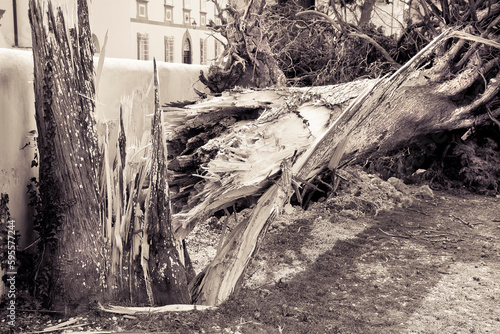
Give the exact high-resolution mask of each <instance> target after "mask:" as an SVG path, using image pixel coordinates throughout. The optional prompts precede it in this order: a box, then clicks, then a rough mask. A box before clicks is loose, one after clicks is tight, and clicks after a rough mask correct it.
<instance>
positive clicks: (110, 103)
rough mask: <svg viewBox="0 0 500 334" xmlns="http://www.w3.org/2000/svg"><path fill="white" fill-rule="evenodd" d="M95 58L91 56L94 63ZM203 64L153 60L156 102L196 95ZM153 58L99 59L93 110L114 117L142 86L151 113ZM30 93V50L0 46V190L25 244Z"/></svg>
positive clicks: (30, 151) (31, 173)
mask: <svg viewBox="0 0 500 334" xmlns="http://www.w3.org/2000/svg"><path fill="white" fill-rule="evenodd" d="M97 63H98V59H97V58H96V59H95V65H96V66H97ZM206 69H207V67H206V66H201V65H185V64H171V63H163V62H158V73H159V78H160V101H161V103H166V102H171V101H182V100H187V99H194V98H196V97H197V96H196V94H195V92H194V90H193V89H192V87H196V88H197V89H198V90H204V87H203V85H202V84H201V83H200V82H198V76H199V73H200V70H206ZM152 79H153V62H152V61H138V60H131V59H111V58H108V59H106V60H105V62H104V68H103V71H102V76H101V80H100V83H99V92H98V101H97V108H96V115H97V116H98V117H102V116H100V115H104V117H106V119H108V120H109V119H117V118H118V115H119V110H120V101H121V99H122V97H123V96H125V95H131V94H132V93H133V91H134V90H136V89H140V90H145V91H146V90H147V89H148V88H150V89H149V94H148V101H150V102H148V103H150V107H149V108H148V109H149V110H148V111H147V112H148V113H152V112H153V96H154V95H153V94H154V90H153V89H151V83H152ZM34 114H35V104H34V93H33V59H32V54H31V52H30V51H23V50H17V49H0V192H3V193H8V194H9V197H10V203H9V209H10V213H11V215H12V217H13V219H15V220H16V224H17V225H16V227H17V228H18V229H19V230H20V233H21V235H22V239H21V243H22V245H26V244H27V243H29V242H30V241H31V239H32V233H31V212H30V211H29V209H28V206H27V204H28V198H27V194H26V190H27V189H26V186H27V184H28V183H29V180H30V178H31V177H34V176H37V170H36V169H32V168H30V166H31V161H32V159H33V156H34V153H35V151H34V148H33V147H30V146H28V147H25V148H23V149H21V148H22V147H23V146H25V144H26V143H27V142H28V141H29V140H30V138H29V137H28V132H29V131H31V130H35V129H36V123H35V117H34Z"/></svg>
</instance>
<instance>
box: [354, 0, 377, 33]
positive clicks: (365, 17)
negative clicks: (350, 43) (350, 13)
mask: <svg viewBox="0 0 500 334" xmlns="http://www.w3.org/2000/svg"><path fill="white" fill-rule="evenodd" d="M374 7H375V0H364V2H363V4H362V5H361V6H360V7H359V8H360V10H361V15H360V17H359V22H358V26H359V27H362V26H364V25H366V24H368V23H370V20H371V19H372V13H373V8H374Z"/></svg>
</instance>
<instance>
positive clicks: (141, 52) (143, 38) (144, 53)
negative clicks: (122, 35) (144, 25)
mask: <svg viewBox="0 0 500 334" xmlns="http://www.w3.org/2000/svg"><path fill="white" fill-rule="evenodd" d="M142 42H143V43H142ZM137 59H138V60H149V34H147V33H145V34H141V33H137Z"/></svg>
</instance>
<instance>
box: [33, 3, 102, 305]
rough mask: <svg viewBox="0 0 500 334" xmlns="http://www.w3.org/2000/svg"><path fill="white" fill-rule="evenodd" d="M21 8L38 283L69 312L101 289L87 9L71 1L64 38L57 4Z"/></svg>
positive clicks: (97, 295) (96, 297) (97, 297)
mask: <svg viewBox="0 0 500 334" xmlns="http://www.w3.org/2000/svg"><path fill="white" fill-rule="evenodd" d="M29 7H30V10H29V14H30V21H31V27H32V39H33V58H34V66H35V69H34V75H35V80H34V87H35V101H36V102H35V109H36V121H37V128H38V134H39V136H38V150H39V153H40V165H39V177H40V187H39V190H40V197H41V201H42V224H43V225H44V226H42V230H43V231H44V232H42V235H41V238H42V243H41V244H42V245H43V249H42V250H41V251H42V252H43V254H44V263H43V266H42V267H41V268H45V270H48V271H49V272H50V273H51V274H50V277H51V279H50V281H49V282H45V283H48V284H49V286H48V291H49V293H50V296H49V297H50V300H49V304H51V305H52V306H53V307H54V308H58V309H59V308H68V311H71V310H73V309H75V308H77V307H80V306H81V307H86V306H88V304H89V302H91V301H93V300H98V301H102V300H103V299H104V298H105V294H106V292H105V288H104V286H105V284H106V263H107V261H106V259H107V258H108V255H107V253H106V249H105V247H104V242H103V240H102V238H100V231H101V229H102V226H101V224H100V216H99V194H98V185H97V175H96V171H97V166H98V159H99V156H98V146H97V137H96V133H95V130H94V118H93V111H94V104H93V99H94V86H93V60H92V56H93V54H92V47H91V35H90V27H89V22H88V9H87V2H86V1H85V0H79V1H78V21H79V22H78V26H79V28H73V29H71V30H70V33H69V36H68V34H67V32H66V25H65V22H64V17H63V13H62V11H61V9H60V8H59V9H58V10H57V13H54V11H53V9H52V3H51V2H50V1H49V2H48V4H47V5H46V6H45V5H42V4H41V3H40V2H39V1H37V0H31V1H30V6H29ZM43 8H47V9H48V11H47V13H46V15H45V14H44V13H42V11H43V10H44V9H43ZM40 276H42V275H40Z"/></svg>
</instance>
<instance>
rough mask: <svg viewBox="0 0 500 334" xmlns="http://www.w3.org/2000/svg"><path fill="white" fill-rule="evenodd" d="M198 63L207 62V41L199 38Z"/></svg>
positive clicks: (203, 63) (204, 63)
mask: <svg viewBox="0 0 500 334" xmlns="http://www.w3.org/2000/svg"><path fill="white" fill-rule="evenodd" d="M200 64H201V65H206V64H207V41H206V40H204V39H203V38H200Z"/></svg>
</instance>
